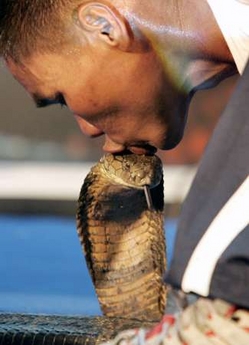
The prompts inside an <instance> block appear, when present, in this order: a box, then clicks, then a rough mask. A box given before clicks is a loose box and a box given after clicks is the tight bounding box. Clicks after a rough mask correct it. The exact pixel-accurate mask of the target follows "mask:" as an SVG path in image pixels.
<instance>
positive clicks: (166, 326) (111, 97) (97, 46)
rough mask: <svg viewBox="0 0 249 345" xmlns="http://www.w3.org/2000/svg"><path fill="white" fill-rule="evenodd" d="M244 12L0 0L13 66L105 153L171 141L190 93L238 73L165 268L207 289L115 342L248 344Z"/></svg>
mask: <svg viewBox="0 0 249 345" xmlns="http://www.w3.org/2000/svg"><path fill="white" fill-rule="evenodd" d="M248 18H249V3H248V1H245V0H243V1H242V0H241V1H239V0H226V1H225V0H209V1H206V0H188V1H187V0H185V1H184V0H178V1H177V0H158V1H152V0H144V1H136V0H109V1H106V0H97V1H91V0H90V1H84V0H63V1H62V0H54V1H51V0H42V1H41V0H40V1H39V0H12V1H10V0H1V1H0V32H1V39H0V47H1V54H2V55H3V57H4V58H5V60H6V64H7V66H8V68H9V70H10V71H11V73H12V74H13V75H14V77H15V78H16V79H17V80H18V81H19V82H20V83H21V84H22V85H23V86H24V87H25V88H26V90H27V91H28V92H29V93H30V95H31V96H32V98H33V99H34V101H35V102H36V104H37V106H47V105H50V104H53V103H61V104H66V105H67V106H68V107H69V108H70V109H71V110H72V112H73V113H74V116H75V118H76V120H77V121H78V123H79V126H80V128H81V130H82V132H83V133H85V134H87V135H90V136H92V137H96V136H99V135H102V134H104V135H105V144H104V150H106V151H109V152H122V151H123V150H127V149H128V150H130V151H131V152H133V153H137V154H144V153H154V152H156V150H157V149H172V148H173V147H175V146H176V145H177V144H178V143H179V141H180V140H181V138H182V135H183V131H184V126H185V122H186V116H187V111H188V106H189V102H190V100H191V98H192V96H193V94H194V93H195V92H196V91H197V90H199V89H203V88H209V87H212V86H214V85H216V84H217V83H218V82H219V81H220V80H222V79H224V78H226V77H228V76H230V75H232V74H234V73H237V72H238V71H239V72H240V73H242V72H243V76H242V77H241V81H240V82H239V84H238V87H237V90H236V91H235V94H234V96H233V97H232V99H231V102H230V105H229V106H228V107H227V109H226V111H225V112H224V114H223V116H222V117H221V120H220V122H219V124H218V126H217V129H216V130H215V132H214V135H213V137H212V139H211V141H210V144H209V146H208V149H207V151H206V153H205V156H204V158H203V160H202V162H201V164H200V168H199V171H198V173H197V176H196V178H195V181H194V183H193V186H192V188H191V191H190V193H189V195H188V197H187V200H186V202H185V204H184V207H183V210H182V215H181V218H180V224H179V231H178V238H177V242H176V247H175V255H174V258H173V262H172V265H171V268H170V271H169V273H168V274H167V276H166V281H167V282H168V283H169V284H171V285H172V286H173V287H174V288H177V289H181V290H182V291H184V292H186V293H189V292H193V293H195V294H197V295H198V296H202V297H206V298H205V299H204V298H200V299H198V301H197V302H196V303H195V304H193V305H191V306H189V307H188V308H186V309H185V310H184V311H183V313H182V314H180V315H179V316H178V317H176V318H175V317H168V316H167V317H165V318H164V319H163V320H162V323H161V324H159V325H158V326H157V327H156V328H155V329H153V330H152V331H145V330H134V331H129V332H128V333H122V334H120V335H119V336H118V338H117V339H116V340H115V341H114V342H117V343H119V342H121V341H123V342H124V343H132V344H133V343H134V344H140V343H141V342H148V343H161V342H164V343H165V344H191V345H192V344H236V345H240V344H247V345H248V344H249V333H247V331H246V330H247V329H248V327H249V321H248V320H249V318H248V313H247V311H246V309H248V308H249V295H248V284H247V283H248V281H249V264H248V262H249V255H248V239H249V226H248V223H249V206H248V205H249V190H248V188H249V187H248V185H249V182H248V180H249V179H248V174H249V159H248V158H249V157H248V152H249V139H248V138H249V116H248V114H247V109H248V106H249V104H248V103H249V100H248V97H247V96H246V95H247V94H248V92H249V82H248V80H249V79H248V77H249V66H247V67H245V66H246V64H247V60H248V56H249V43H248V42H249V41H248V38H249V29H248ZM215 298H219V299H222V300H223V301H221V300H216V299H215ZM232 304H233V305H237V306H240V307H241V309H238V308H237V307H235V306H233V305H232Z"/></svg>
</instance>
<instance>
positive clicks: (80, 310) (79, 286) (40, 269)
mask: <svg viewBox="0 0 249 345" xmlns="http://www.w3.org/2000/svg"><path fill="white" fill-rule="evenodd" d="M165 231H166V238H167V248H168V253H167V254H168V261H169V262H170V260H171V257H172V251H173V245H174V240H175V233H176V221H175V220H168V221H166V224H165ZM0 274H1V279H0V311H4V312H19V313H20V312H24V313H45V314H67V315H100V314H101V311H100V309H99V305H98V301H97V298H96V295H95V293H94V289H93V285H92V282H91V279H90V277H89V274H88V271H87V268H86V264H85V261H84V257H83V254H82V251H81V247H80V244H79V240H78V237H77V233H76V226H75V220H74V219H72V218H65V217H36V216H30V217H27V216H5V215H2V216H1V215H0Z"/></svg>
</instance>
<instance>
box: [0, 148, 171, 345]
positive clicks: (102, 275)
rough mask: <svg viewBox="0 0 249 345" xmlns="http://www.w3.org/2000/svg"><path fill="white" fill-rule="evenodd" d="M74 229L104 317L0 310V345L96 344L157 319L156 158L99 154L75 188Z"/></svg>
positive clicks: (161, 264)
mask: <svg viewBox="0 0 249 345" xmlns="http://www.w3.org/2000/svg"><path fill="white" fill-rule="evenodd" d="M144 190H145V191H146V193H145V192H144ZM77 229H78V234H79V237H80V240H81V243H82V246H83V249H84V253H85V257H86V261H87V265H88V268H89V271H90V274H91V277H92V280H93V283H94V286H95V289H96V293H97V296H98V299H99V302H100V305H101V308H102V311H103V314H104V316H103V317H96V318H83V317H71V318H70V317H59V316H53V315H50V316H35V315H33V316H32V315H20V314H0V345H5V344H8V345H19V344H22V345H31V344H32V345H52V344H53V345H69V344H74V345H79V344H84V345H85V344H87V345H89V344H97V343H100V342H102V341H105V340H107V339H110V338H111V337H114V336H115V335H116V334H117V332H118V331H120V330H123V329H127V328H136V327H139V326H145V327H149V326H152V322H155V321H156V320H158V319H160V318H161V316H162V314H163V312H164V307H165V302H166V290H165V286H164V284H163V282H162V276H163V273H164V271H165V268H166V267H165V266H166V259H165V239H164V231H163V178H162V166H161V162H160V160H159V159H158V158H157V157H156V156H137V155H131V154H130V155H111V154H108V155H106V156H104V157H103V158H102V159H101V160H100V162H99V163H98V164H96V165H95V166H94V167H93V168H92V169H91V171H90V173H89V174H88V175H87V177H86V179H85V182H84V184H83V186H82V189H81V193H80V197H79V207H78V212H77ZM82 288H83V289H84V287H82ZM112 317H114V318H112ZM150 321H151V322H150Z"/></svg>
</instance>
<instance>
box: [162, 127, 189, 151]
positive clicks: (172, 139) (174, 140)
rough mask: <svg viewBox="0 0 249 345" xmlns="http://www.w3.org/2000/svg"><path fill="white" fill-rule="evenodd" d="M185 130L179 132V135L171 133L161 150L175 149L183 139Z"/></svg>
mask: <svg viewBox="0 0 249 345" xmlns="http://www.w3.org/2000/svg"><path fill="white" fill-rule="evenodd" d="M183 134H184V131H181V132H178V133H177V135H171V136H169V137H168V138H167V139H166V140H165V143H164V145H163V146H162V148H161V150H172V149H174V148H175V147H176V146H177V145H178V144H179V143H180V142H181V140H182V138H183Z"/></svg>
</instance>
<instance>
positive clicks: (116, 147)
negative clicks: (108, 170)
mask: <svg viewBox="0 0 249 345" xmlns="http://www.w3.org/2000/svg"><path fill="white" fill-rule="evenodd" d="M103 150H104V151H106V152H109V153H118V152H122V151H124V150H125V146H124V145H122V144H118V143H116V142H115V141H113V140H112V139H111V138H109V137H108V135H106V136H105V143H104V146H103Z"/></svg>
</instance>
